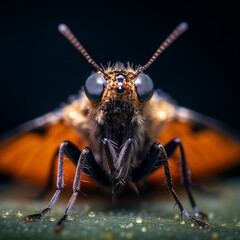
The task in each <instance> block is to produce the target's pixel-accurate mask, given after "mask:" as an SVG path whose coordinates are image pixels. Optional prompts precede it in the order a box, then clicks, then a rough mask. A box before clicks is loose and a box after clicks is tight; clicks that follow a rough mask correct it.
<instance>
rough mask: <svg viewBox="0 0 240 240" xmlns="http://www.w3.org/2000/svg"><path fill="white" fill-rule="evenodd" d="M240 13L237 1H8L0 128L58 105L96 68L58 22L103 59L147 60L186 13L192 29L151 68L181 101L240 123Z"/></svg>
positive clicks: (1, 25) (1, 11)
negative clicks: (61, 33) (62, 31)
mask: <svg viewBox="0 0 240 240" xmlns="http://www.w3.org/2000/svg"><path fill="white" fill-rule="evenodd" d="M237 15H238V7H237V6H236V5H234V4H233V3H231V1H228V2H227V3H224V4H223V3H220V2H216V4H214V3H213V2H212V5H210V4H209V3H205V2H203V1H199V2H198V1H192V2H182V1H178V2H177V3H176V2H171V1H169V2H168V4H166V2H161V1H158V2H153V1H145V2H141V1H126V2H125V1H112V2H107V1H76V2H70V1H66V2H65V3H64V2H60V1H58V2H57V3H54V2H51V3H48V4H45V3H41V2H40V1H39V2H37V1H33V2H29V3H24V2H23V1H19V2H12V1H8V2H5V3H4V2H2V1H1V3H0V34H1V35H0V86H1V87H0V89H1V92H0V111H1V113H0V132H3V131H5V130H7V129H10V128H12V127H14V126H16V125H18V124H20V123H23V122H25V121H28V120H30V119H32V118H35V117H38V116H40V115H42V114H44V113H46V112H49V111H51V110H53V109H55V108H57V107H58V106H59V105H60V103H62V102H65V101H66V100H67V98H68V96H70V95H72V94H76V93H78V91H79V89H80V88H81V86H82V85H83V84H84V81H85V79H86V78H87V77H88V75H89V74H90V73H91V72H92V71H93V70H94V69H93V67H92V66H91V65H89V64H88V63H87V61H86V60H85V59H84V58H83V57H82V56H81V55H80V54H79V53H78V52H77V51H76V50H75V49H74V48H73V47H72V46H71V45H70V44H69V43H68V42H67V41H66V40H65V39H64V38H63V37H62V36H61V35H60V34H59V33H58V31H57V26H58V24H59V23H66V24H67V25H68V26H69V27H70V28H71V29H72V31H73V32H74V34H75V35H76V36H77V37H78V39H79V40H80V41H81V42H82V44H83V45H84V46H85V48H86V49H87V50H88V52H89V54H90V55H91V56H92V57H93V58H94V60H95V61H96V62H97V63H103V64H106V63H107V62H109V61H111V62H115V61H117V60H120V61H123V62H127V61H129V62H132V63H134V64H136V65H138V64H141V65H143V64H145V63H146V61H148V59H149V58H150V57H151V56H152V54H153V53H154V51H155V50H156V49H157V47H158V46H159V44H160V43H161V42H162V41H163V40H164V39H165V37H166V36H167V35H168V34H169V33H170V32H171V31H172V30H173V28H174V27H176V26H177V25H178V23H179V22H181V21H187V22H188V23H189V26H190V28H189V30H188V31H187V32H186V33H185V34H184V35H183V36H181V37H180V38H179V39H178V40H177V41H176V42H175V43H174V44H173V45H172V46H171V47H169V49H167V50H166V51H165V52H164V53H163V54H162V55H161V56H160V57H159V58H158V59H157V61H156V62H155V63H154V64H153V65H152V66H151V67H150V68H149V69H148V70H147V71H146V72H147V73H148V74H149V75H150V76H151V78H152V79H153V80H154V82H155V86H156V88H162V89H163V90H164V91H166V92H168V93H169V94H171V96H172V97H173V98H175V99H176V100H177V101H178V103H179V104H180V105H183V106H185V107H188V108H191V109H194V110H196V111H198V112H201V113H204V114H206V115H209V116H211V117H214V118H217V119H220V120H221V121H223V122H225V123H227V124H229V125H230V126H232V127H234V128H236V129H237V130H239V131H240V121H239V120H240V117H239V99H240V97H239V86H238V85H239V77H240V68H239V57H240V47H239V45H240V37H239V32H240V31H239V29H240V26H239V23H240V22H239V21H238V20H239V18H238V17H237Z"/></svg>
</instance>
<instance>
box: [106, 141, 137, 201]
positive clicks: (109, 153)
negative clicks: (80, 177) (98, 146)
mask: <svg viewBox="0 0 240 240" xmlns="http://www.w3.org/2000/svg"><path fill="white" fill-rule="evenodd" d="M132 143H133V139H132V138H129V139H127V140H126V142H125V143H124V144H123V146H122V148H121V151H120V152H119V153H117V152H116V150H115V149H114V147H113V144H112V143H111V141H110V140H109V139H107V138H104V139H103V140H102V144H103V146H104V151H105V155H106V161H107V163H108V168H109V172H110V175H111V179H110V181H111V183H112V196H113V200H114V198H115V195H116V194H117V193H119V192H120V190H121V187H122V186H123V185H124V184H125V181H124V179H125V177H126V175H127V172H128V169H129V166H130V162H129V160H130V158H131V153H132Z"/></svg>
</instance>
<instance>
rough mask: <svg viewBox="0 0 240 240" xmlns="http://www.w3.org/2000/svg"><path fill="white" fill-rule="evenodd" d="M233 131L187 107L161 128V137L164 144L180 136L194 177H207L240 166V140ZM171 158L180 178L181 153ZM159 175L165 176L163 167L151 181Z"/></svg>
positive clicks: (173, 171) (151, 177)
mask: <svg viewBox="0 0 240 240" xmlns="http://www.w3.org/2000/svg"><path fill="white" fill-rule="evenodd" d="M224 129H225V130H224ZM230 132H231V134H230ZM232 133H234V131H232V130H231V131H229V129H228V128H227V127H226V126H223V125H222V124H221V123H219V122H217V121H216V120H213V119H211V118H208V117H205V116H203V115H201V114H198V113H195V112H193V111H190V110H188V109H185V108H177V109H176V113H175V119H174V120H173V121H170V122H169V123H167V124H166V125H165V126H164V127H163V128H162V130H161V131H160V132H159V135H158V140H159V141H160V142H161V143H162V144H163V145H165V144H166V143H168V142H169V141H170V140H172V139H173V138H179V139H180V140H181V141H182V143H183V147H184V150H185V155H186V159H187V163H188V167H189V169H190V172H191V177H192V179H194V180H196V179H197V180H201V179H204V180H205V179H207V178H210V177H213V176H216V175H217V174H220V173H222V172H226V171H229V170H231V169H233V168H234V167H239V166H240V139H239V138H238V137H237V136H234V134H232ZM171 159H173V160H172V161H170V167H171V173H172V176H173V179H174V180H175V181H176V180H177V181H179V179H180V155H179V152H178V151H176V154H175V155H174V156H173V157H172V158H171ZM159 175H161V176H164V173H163V169H160V170H158V171H156V172H155V173H154V174H153V175H152V176H150V178H149V180H150V181H151V182H157V181H159ZM157 179H158V180H157Z"/></svg>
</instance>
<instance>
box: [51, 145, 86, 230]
mask: <svg viewBox="0 0 240 240" xmlns="http://www.w3.org/2000/svg"><path fill="white" fill-rule="evenodd" d="M89 151H90V150H89V149H88V148H84V149H83V151H82V153H81V154H80V157H79V159H78V163H77V169H76V172H75V177H74V182H73V194H72V196H71V198H70V200H69V202H68V205H67V207H66V209H65V212H64V215H63V217H62V218H61V219H60V220H59V221H58V223H57V225H56V227H55V229H54V230H55V232H59V231H61V230H62V228H63V226H64V223H65V222H66V220H67V216H68V215H69V212H70V210H71V209H72V207H73V204H74V202H75V201H76V198H77V195H78V193H79V192H80V183H81V174H82V171H83V168H84V164H83V163H84V161H85V159H86V156H87V154H88V153H89Z"/></svg>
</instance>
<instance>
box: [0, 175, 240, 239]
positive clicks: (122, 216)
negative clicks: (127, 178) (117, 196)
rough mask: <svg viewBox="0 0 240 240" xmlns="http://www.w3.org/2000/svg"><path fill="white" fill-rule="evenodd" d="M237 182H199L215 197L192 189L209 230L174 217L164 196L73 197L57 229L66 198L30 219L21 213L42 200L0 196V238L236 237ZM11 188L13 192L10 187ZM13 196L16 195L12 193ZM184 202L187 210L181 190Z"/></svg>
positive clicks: (239, 230) (239, 235)
mask: <svg viewBox="0 0 240 240" xmlns="http://www.w3.org/2000/svg"><path fill="white" fill-rule="evenodd" d="M239 184H240V180H236V179H235V180H231V181H228V182H224V183H217V184H213V185H211V186H209V185H208V186H205V189H206V188H208V189H210V190H216V191H218V192H219V193H220V195H219V196H217V197H216V196H215V197H209V196H206V194H204V195H203V194H200V193H195V197H196V199H197V202H198V205H199V206H200V207H201V209H202V210H204V211H205V212H206V213H208V215H209V220H208V223H209V224H210V228H209V229H200V228H199V227H197V226H193V225H192V224H191V223H190V222H189V221H188V220H187V219H185V218H182V219H181V218H180V214H179V210H178V208H177V207H174V202H173V200H172V199H171V196H170V195H169V194H165V195H164V196H162V197H160V196H159V195H160V194H158V199H154V200H149V199H148V200H145V201H139V200H136V203H135V204H134V206H129V207H127V206H125V207H114V208H113V207H109V206H107V204H106V203H105V204H104V203H103V202H101V203H99V204H98V202H94V201H93V200H91V202H89V201H88V203H87V202H86V199H87V200H88V198H84V199H85V200H84V202H83V200H82V198H81V197H79V199H78V201H77V203H76V205H75V206H74V209H73V211H72V212H71V215H70V217H69V219H68V221H67V223H66V225H65V228H64V229H63V231H62V232H61V233H58V234H56V233H54V231H53V228H54V226H55V224H56V222H57V220H58V219H59V218H60V217H61V216H62V214H63V211H64V207H65V205H66V201H61V202H58V203H57V205H56V207H55V208H54V209H53V210H52V211H51V213H50V215H49V214H47V216H45V217H43V219H41V220H39V221H34V222H24V221H23V216H24V215H26V214H29V213H35V212H37V211H38V210H40V209H42V208H43V207H45V206H46V204H47V203H48V201H47V199H48V198H47V199H44V200H41V201H38V202H36V201H33V200H32V199H28V200H24V199H22V198H21V200H20V198H19V197H17V196H19V194H20V193H21V190H20V191H19V190H18V191H17V192H15V193H16V194H13V193H12V192H11V193H12V194H9V193H5V194H1V199H0V204H1V205H0V239H106V240H110V239H213V240H214V239H216V240H217V239H240V204H239V203H240V189H239ZM12 191H13V190H12ZM16 195H17V196H16ZM180 198H181V200H182V202H183V204H184V206H185V207H186V208H187V210H189V212H191V213H192V211H191V208H190V207H189V202H188V201H187V199H186V197H185V194H182V193H181V194H180Z"/></svg>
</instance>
